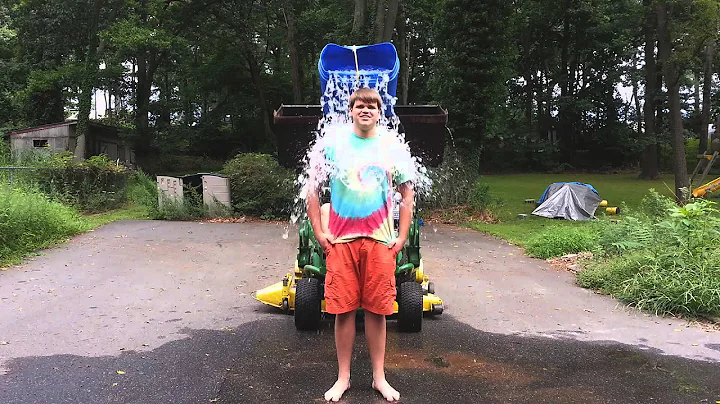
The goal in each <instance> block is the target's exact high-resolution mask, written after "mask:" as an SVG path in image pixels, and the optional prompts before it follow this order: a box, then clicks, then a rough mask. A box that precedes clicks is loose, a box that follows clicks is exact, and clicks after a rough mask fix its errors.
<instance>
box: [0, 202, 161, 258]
mask: <svg viewBox="0 0 720 404" xmlns="http://www.w3.org/2000/svg"><path fill="white" fill-rule="evenodd" d="M149 218H150V217H149V215H148V211H147V208H145V207H144V206H141V205H137V204H128V205H127V206H125V207H122V208H120V209H115V210H111V211H108V212H103V213H98V214H92V215H82V216H81V219H80V220H81V225H80V228H78V229H77V231H79V232H81V233H82V232H83V231H90V230H94V229H96V228H98V227H100V226H103V225H106V224H108V223H111V222H114V221H116V220H124V219H149ZM74 233H75V232H74ZM66 239H67V237H65V236H63V237H57V236H56V237H53V238H52V239H50V240H43V241H42V242H41V243H39V244H32V245H27V246H24V248H21V249H20V250H19V251H15V252H14V253H12V254H11V255H9V256H3V255H1V254H0V269H5V268H8V267H10V266H12V265H17V264H19V263H21V262H22V260H23V259H24V258H26V257H29V256H33V255H37V254H38V253H37V252H36V251H37V250H39V249H44V248H51V247H52V246H53V245H56V244H59V243H62V242H64V241H65V240H66Z"/></svg>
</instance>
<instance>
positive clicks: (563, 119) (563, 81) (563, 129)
mask: <svg viewBox="0 0 720 404" xmlns="http://www.w3.org/2000/svg"><path fill="white" fill-rule="evenodd" d="M569 20H570V17H569V12H568V11H566V12H565V16H564V17H563V34H562V37H561V42H560V79H559V84H560V99H561V100H565V99H566V97H568V96H569V95H570V77H569V69H570V66H569V58H570V56H569V54H570V49H569V47H570V36H571V32H570V21H569ZM566 104H567V103H565V102H559V103H558V113H557V117H558V141H559V143H558V147H559V149H560V155H561V158H562V159H563V161H565V162H569V163H571V164H573V163H574V161H572V160H573V158H572V156H573V151H574V145H573V144H572V141H571V137H572V123H571V121H570V116H569V113H568V111H567V108H566Z"/></svg>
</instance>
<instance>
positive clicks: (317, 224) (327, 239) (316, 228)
mask: <svg viewBox="0 0 720 404" xmlns="http://www.w3.org/2000/svg"><path fill="white" fill-rule="evenodd" d="M306 200H307V214H308V218H309V219H310V225H312V228H313V233H315V238H316V239H317V241H318V243H320V246H321V247H322V248H323V250H324V251H325V252H326V253H327V252H328V250H330V245H331V244H332V242H333V238H332V236H330V235H329V234H327V233H325V232H323V227H322V221H321V220H320V198H319V197H318V190H317V189H313V190H312V191H308V195H307V199H306Z"/></svg>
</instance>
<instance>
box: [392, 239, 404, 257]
mask: <svg viewBox="0 0 720 404" xmlns="http://www.w3.org/2000/svg"><path fill="white" fill-rule="evenodd" d="M406 241H407V239H404V238H402V237H398V238H396V239H394V240H392V241H391V242H390V243H389V244H388V248H392V250H393V252H394V253H395V255H398V253H399V252H400V250H402V249H403V247H405V242H406Z"/></svg>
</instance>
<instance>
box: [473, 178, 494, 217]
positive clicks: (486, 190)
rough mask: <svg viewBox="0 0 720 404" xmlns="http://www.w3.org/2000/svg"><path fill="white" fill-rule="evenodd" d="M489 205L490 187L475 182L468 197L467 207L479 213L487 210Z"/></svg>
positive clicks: (490, 199) (490, 201) (480, 182)
mask: <svg viewBox="0 0 720 404" xmlns="http://www.w3.org/2000/svg"><path fill="white" fill-rule="evenodd" d="M491 203H492V197H491V196H490V185H489V184H486V183H484V182H482V181H480V180H478V181H476V182H475V185H474V186H473V188H472V191H471V192H470V196H469V197H468V205H469V206H470V207H471V208H472V209H475V210H476V211H479V212H481V211H484V210H487V209H488V208H489V207H490V204H491Z"/></svg>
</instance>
